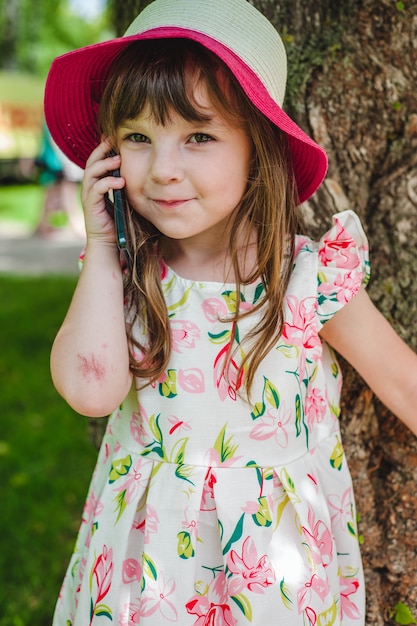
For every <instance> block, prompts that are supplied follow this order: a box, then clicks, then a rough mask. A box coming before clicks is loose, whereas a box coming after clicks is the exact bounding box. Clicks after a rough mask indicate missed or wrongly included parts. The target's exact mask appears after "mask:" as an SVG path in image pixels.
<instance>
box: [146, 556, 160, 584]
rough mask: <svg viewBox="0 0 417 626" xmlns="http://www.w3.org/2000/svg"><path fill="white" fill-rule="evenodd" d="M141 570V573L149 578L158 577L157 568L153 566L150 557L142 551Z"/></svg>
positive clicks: (155, 578) (154, 578)
mask: <svg viewBox="0 0 417 626" xmlns="http://www.w3.org/2000/svg"><path fill="white" fill-rule="evenodd" d="M142 568H143V569H142V571H143V575H144V576H145V577H146V578H148V579H149V578H150V579H151V580H157V578H158V573H157V569H156V566H155V563H154V562H153V561H152V559H151V558H150V557H149V556H148V555H147V554H145V553H143V555H142Z"/></svg>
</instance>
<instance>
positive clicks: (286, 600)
mask: <svg viewBox="0 0 417 626" xmlns="http://www.w3.org/2000/svg"><path fill="white" fill-rule="evenodd" d="M279 590H280V592H281V600H282V602H283V604H284V606H285V608H286V609H292V606H291V605H292V600H291V597H290V592H289V591H288V589H287V586H286V584H285V580H284V579H282V580H281V582H280V583H279Z"/></svg>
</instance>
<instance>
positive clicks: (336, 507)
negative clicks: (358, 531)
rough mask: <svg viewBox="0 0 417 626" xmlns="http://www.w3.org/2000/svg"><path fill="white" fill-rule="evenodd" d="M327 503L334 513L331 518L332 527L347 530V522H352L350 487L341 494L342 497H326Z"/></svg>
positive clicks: (331, 495)
mask: <svg viewBox="0 0 417 626" xmlns="http://www.w3.org/2000/svg"><path fill="white" fill-rule="evenodd" d="M327 500H328V503H329V506H330V508H331V509H333V511H334V513H333V515H332V516H331V522H332V525H333V526H340V528H341V529H342V530H347V529H348V524H349V522H351V521H352V490H351V488H350V487H348V488H347V489H346V491H344V492H343V494H342V496H341V497H340V496H338V495H337V494H336V493H334V494H330V495H329V496H328V499H327Z"/></svg>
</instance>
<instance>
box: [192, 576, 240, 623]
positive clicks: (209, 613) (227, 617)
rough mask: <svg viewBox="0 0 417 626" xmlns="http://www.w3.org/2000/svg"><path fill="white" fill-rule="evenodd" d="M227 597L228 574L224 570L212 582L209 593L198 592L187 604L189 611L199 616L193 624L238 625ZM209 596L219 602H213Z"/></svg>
mask: <svg viewBox="0 0 417 626" xmlns="http://www.w3.org/2000/svg"><path fill="white" fill-rule="evenodd" d="M227 597H228V596H227V582H226V576H225V575H224V572H222V573H221V574H219V575H218V576H217V577H216V578H215V579H214V580H213V581H212V582H211V583H210V586H209V589H208V591H207V594H204V595H199V594H196V595H195V596H193V597H192V598H191V600H189V601H188V602H187V604H186V605H185V608H186V609H187V613H189V614H190V615H196V616H197V619H196V621H195V622H194V624H193V626H237V620H235V619H234V617H233V615H232V612H231V610H230V607H229V605H228V604H227ZM209 598H213V599H216V600H217V602H211V601H210V600H209Z"/></svg>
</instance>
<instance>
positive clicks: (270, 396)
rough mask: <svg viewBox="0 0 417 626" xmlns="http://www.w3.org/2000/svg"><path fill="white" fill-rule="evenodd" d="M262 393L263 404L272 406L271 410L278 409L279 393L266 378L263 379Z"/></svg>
mask: <svg viewBox="0 0 417 626" xmlns="http://www.w3.org/2000/svg"><path fill="white" fill-rule="evenodd" d="M264 380H265V383H264V393H263V400H264V402H268V404H270V405H271V406H272V408H274V409H277V408H278V407H279V402H280V399H279V393H278V389H277V388H276V387H275V385H273V384H272V383H271V381H270V380H268V379H267V378H265V379H264Z"/></svg>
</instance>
